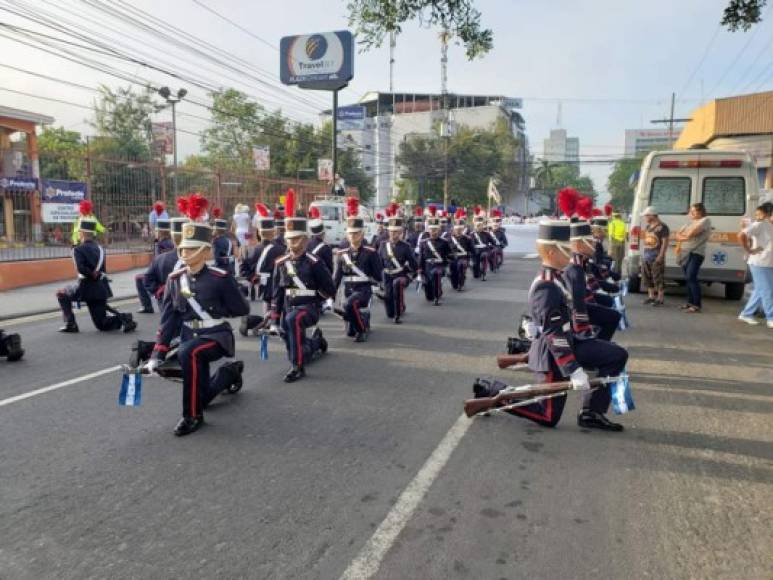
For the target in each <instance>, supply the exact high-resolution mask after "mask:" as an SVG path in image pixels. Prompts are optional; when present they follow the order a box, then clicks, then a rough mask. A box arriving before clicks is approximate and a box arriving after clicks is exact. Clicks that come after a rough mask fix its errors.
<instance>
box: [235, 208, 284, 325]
mask: <svg viewBox="0 0 773 580" xmlns="http://www.w3.org/2000/svg"><path fill="white" fill-rule="evenodd" d="M255 211H256V214H255V224H256V226H257V228H258V233H259V235H260V243H258V244H257V245H255V246H254V247H253V248H251V249H250V251H249V253H248V254H247V256H246V257H245V258H244V260H242V262H241V264H240V266H239V273H240V274H241V275H242V277H244V278H246V279H247V280H249V281H250V284H251V285H252V286H253V287H254V288H256V292H255V295H256V296H257V298H258V299H259V300H263V303H264V305H265V307H264V309H263V313H262V314H263V315H262V316H257V315H253V314H250V315H247V316H245V317H244V318H242V321H241V325H240V326H239V332H240V333H241V334H242V335H244V336H247V334H248V333H249V331H250V330H251V329H253V328H255V327H256V326H257V325H258V324H260V322H261V321H262V320H264V318H265V316H266V315H267V313H268V312H269V311H270V310H271V301H272V298H273V292H274V279H273V276H274V268H275V266H276V261H277V260H278V259H279V258H280V257H281V256H284V255H285V253H286V252H287V248H286V247H285V246H284V244H281V243H279V241H278V240H277V239H276V221H275V220H274V218H273V217H272V216H271V215H269V211H268V208H267V207H266V206H265V205H264V204H262V203H256V204H255ZM276 330H278V326H277V327H276Z"/></svg>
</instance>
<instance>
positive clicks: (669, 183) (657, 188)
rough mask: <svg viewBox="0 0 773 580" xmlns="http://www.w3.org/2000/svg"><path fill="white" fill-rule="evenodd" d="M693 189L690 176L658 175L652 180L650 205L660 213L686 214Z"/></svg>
mask: <svg viewBox="0 0 773 580" xmlns="http://www.w3.org/2000/svg"><path fill="white" fill-rule="evenodd" d="M691 189H692V180H691V179H690V178H689V177H656V178H654V179H653V180H652V189H651V190H650V205H652V206H654V207H656V208H657V210H658V213H659V214H660V215H685V214H687V210H688V208H689V207H690V191H691Z"/></svg>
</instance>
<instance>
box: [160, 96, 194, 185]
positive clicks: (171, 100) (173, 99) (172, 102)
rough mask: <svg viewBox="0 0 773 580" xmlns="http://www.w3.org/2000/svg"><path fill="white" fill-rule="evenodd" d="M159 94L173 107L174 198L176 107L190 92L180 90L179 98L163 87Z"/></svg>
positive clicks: (174, 181)
mask: <svg viewBox="0 0 773 580" xmlns="http://www.w3.org/2000/svg"><path fill="white" fill-rule="evenodd" d="M158 94H159V95H161V96H162V97H163V98H164V99H165V100H166V102H167V103H168V104H170V105H172V141H173V143H172V153H173V157H174V180H173V186H172V187H173V189H174V196H175V197H177V110H176V108H175V105H177V103H179V102H180V101H182V100H183V98H184V97H185V95H187V94H188V91H187V90H185V89H178V90H177V96H176V97H173V96H172V91H170V90H169V87H161V88H160V89H158Z"/></svg>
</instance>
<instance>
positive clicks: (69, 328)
mask: <svg viewBox="0 0 773 580" xmlns="http://www.w3.org/2000/svg"><path fill="white" fill-rule="evenodd" d="M59 332H66V333H70V334H75V333H76V332H80V331H79V330H78V325H77V323H75V322H68V323H67V324H65V325H64V326H62V327H61V328H60V329H59Z"/></svg>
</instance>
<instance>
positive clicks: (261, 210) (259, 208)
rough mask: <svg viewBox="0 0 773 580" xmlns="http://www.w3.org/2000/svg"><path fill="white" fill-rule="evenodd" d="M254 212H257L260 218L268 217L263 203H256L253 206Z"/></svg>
mask: <svg viewBox="0 0 773 580" xmlns="http://www.w3.org/2000/svg"><path fill="white" fill-rule="evenodd" d="M255 211H256V212H258V215H259V216H260V217H264V218H267V217H268V208H267V207H266V204H264V203H256V204H255Z"/></svg>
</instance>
